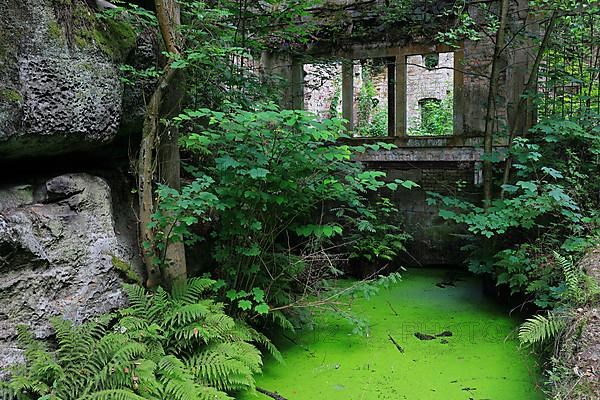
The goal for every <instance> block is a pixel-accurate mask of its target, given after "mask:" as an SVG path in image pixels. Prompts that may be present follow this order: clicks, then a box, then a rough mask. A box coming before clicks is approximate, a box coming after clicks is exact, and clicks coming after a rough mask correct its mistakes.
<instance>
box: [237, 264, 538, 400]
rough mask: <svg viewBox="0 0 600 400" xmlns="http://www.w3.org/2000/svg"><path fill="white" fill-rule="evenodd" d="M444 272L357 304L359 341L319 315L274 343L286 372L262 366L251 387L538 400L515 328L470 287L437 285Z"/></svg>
mask: <svg viewBox="0 0 600 400" xmlns="http://www.w3.org/2000/svg"><path fill="white" fill-rule="evenodd" d="M445 273H446V271H443V270H438V269H435V270H434V269H417V270H415V269H413V270H409V271H407V272H404V273H403V274H402V281H401V282H399V283H397V284H395V285H393V286H392V287H390V288H388V289H381V291H380V292H379V293H378V294H377V295H376V296H373V297H371V298H370V299H369V300H366V299H356V300H354V301H353V302H352V304H351V306H350V310H349V311H350V312H351V313H352V314H354V315H356V316H357V317H360V318H364V319H366V320H368V329H367V330H366V334H364V335H357V334H353V332H352V331H353V326H352V324H350V323H349V322H347V320H346V319H344V318H342V317H340V316H339V315H335V313H333V312H325V313H323V314H320V315H317V316H316V320H317V321H318V324H317V327H316V328H314V329H312V330H308V329H307V330H300V331H298V332H296V333H295V334H293V335H287V338H284V337H281V338H280V339H278V340H277V344H278V346H279V348H280V350H281V351H282V353H283V355H284V358H285V361H286V363H285V364H279V363H277V362H276V361H274V360H272V359H267V360H266V361H265V366H264V371H263V374H262V375H261V376H259V377H258V378H257V386H258V387H261V388H264V389H266V390H268V391H271V392H277V393H278V394H280V395H281V396H283V397H284V398H286V399H288V400H308V399H311V400H317V399H324V400H338V399H339V400H342V399H343V400H363V399H364V400H367V399H409V400H429V399H440V400H442V399H443V400H454V399H456V400H459V399H460V400H463V399H464V400H468V399H473V400H484V399H488V400H535V399H543V398H544V397H543V395H542V394H541V392H540V390H539V388H538V383H539V379H540V378H539V377H540V375H539V371H538V368H537V367H536V362H535V360H534V359H533V357H532V356H531V355H529V354H528V353H527V352H526V351H525V350H522V349H519V345H518V342H517V340H516V338H515V329H516V327H517V326H518V325H519V323H520V319H519V318H517V317H511V316H510V315H509V313H508V311H507V310H506V309H505V308H503V307H501V306H499V305H498V304H497V303H495V302H494V300H493V299H490V298H488V297H486V296H484V295H483V291H482V285H481V282H480V281H479V280H477V279H476V278H473V277H465V278H462V279H458V280H457V281H456V282H454V283H453V284H454V286H451V285H449V286H446V285H441V284H440V282H442V281H443V280H444V275H445ZM415 334H417V335H415ZM436 335H438V336H436ZM417 336H419V337H420V338H418V337H417ZM431 337H434V338H433V339H432V338H431ZM238 398H239V399H241V400H257V399H269V398H270V397H268V396H266V395H263V394H261V393H255V394H249V393H247V394H243V395H241V396H240V397H238Z"/></svg>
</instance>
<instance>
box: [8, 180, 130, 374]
mask: <svg viewBox="0 0 600 400" xmlns="http://www.w3.org/2000/svg"><path fill="white" fill-rule="evenodd" d="M121 206H123V207H125V205H124V204H121ZM117 211H118V210H117ZM117 219H118V218H117ZM117 219H116V218H115V213H114V212H113V205H112V200H111V189H110V187H109V185H108V184H107V182H106V181H105V180H104V179H101V178H98V177H95V176H91V175H87V174H69V175H61V176H58V177H55V178H53V179H49V180H47V181H45V182H43V183H42V184H37V185H30V184H26V185H11V186H6V187H0V375H1V372H2V369H3V368H5V367H6V366H7V365H9V364H12V363H14V362H15V361H17V360H18V359H19V356H20V351H19V349H18V348H17V346H16V344H15V342H14V338H15V334H16V326H17V325H19V324H26V325H29V326H30V327H31V329H32V331H33V333H34V335H35V336H36V337H38V338H46V337H48V336H50V335H51V334H52V330H51V327H50V324H49V318H50V317H51V316H56V315H62V316H64V317H65V318H68V319H69V320H72V321H76V322H82V321H85V320H87V319H89V318H90V317H92V316H96V315H99V314H102V313H105V312H107V311H110V310H113V309H115V308H117V307H119V306H121V305H123V303H124V296H123V293H122V291H121V288H122V283H123V280H122V277H124V276H126V275H127V273H128V274H129V276H130V277H131V276H132V274H134V273H135V270H136V268H139V265H140V264H139V256H138V253H139V252H138V249H137V246H136V240H135V224H130V225H129V227H130V231H129V232H127V227H126V226H125V225H124V224H123V223H122V221H121V222H120V221H118V220H117ZM128 233H129V235H128ZM124 265H130V266H132V267H131V268H132V270H130V271H122V269H123V266H124ZM124 272H125V274H124ZM133 276H135V275H133Z"/></svg>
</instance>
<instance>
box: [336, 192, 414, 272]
mask: <svg viewBox="0 0 600 400" xmlns="http://www.w3.org/2000/svg"><path fill="white" fill-rule="evenodd" d="M356 222H357V224H356V226H357V229H356V231H355V232H354V233H353V234H351V235H348V239H349V242H350V243H352V244H351V248H352V252H351V253H350V259H351V260H352V259H358V260H361V259H362V260H366V261H368V262H376V261H380V262H390V261H393V260H394V258H395V257H397V256H398V255H399V254H400V253H401V252H402V251H404V250H405V247H404V244H405V243H406V242H407V241H408V240H409V239H410V235H408V234H406V233H405V232H404V231H403V229H402V228H401V227H400V225H401V223H402V221H401V219H400V211H399V210H398V209H397V207H396V206H394V204H393V203H392V202H391V201H390V200H389V199H387V198H381V199H380V200H379V201H378V202H377V204H376V205H375V213H374V214H369V215H366V216H365V217H364V218H362V219H359V220H358V221H356Z"/></svg>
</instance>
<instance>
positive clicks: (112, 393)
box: [78, 389, 144, 400]
mask: <svg viewBox="0 0 600 400" xmlns="http://www.w3.org/2000/svg"><path fill="white" fill-rule="evenodd" d="M78 400H144V398H143V397H140V396H138V395H137V394H135V393H134V392H132V391H129V390H123V389H112V390H101V391H98V392H95V393H92V394H89V395H86V396H82V397H80V398H79V399H78Z"/></svg>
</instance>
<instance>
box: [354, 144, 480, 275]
mask: <svg viewBox="0 0 600 400" xmlns="http://www.w3.org/2000/svg"><path fill="white" fill-rule="evenodd" d="M480 157H481V151H480V150H478V149H474V148H472V147H453V148H445V149H442V148H433V149H432V148H399V149H395V150H390V151H383V152H370V153H367V154H365V155H363V156H361V157H359V160H361V161H362V162H364V163H365V165H366V166H367V167H368V168H370V169H376V170H381V171H385V172H386V173H387V176H388V179H390V180H394V179H403V180H411V181H413V182H416V183H417V184H419V187H418V188H413V189H411V190H408V189H400V190H398V191H396V192H389V191H385V192H384V194H385V195H387V196H388V197H390V199H392V200H393V201H394V204H396V206H397V207H398V209H399V210H400V212H401V214H402V217H403V219H404V222H405V223H404V225H403V227H404V228H405V229H406V231H407V232H408V233H410V234H411V235H412V237H413V240H412V241H411V242H410V243H409V244H408V254H407V255H406V256H403V257H402V260H401V261H402V263H403V265H405V266H419V265H458V264H462V263H463V262H464V254H463V253H462V252H461V250H460V248H461V247H462V246H463V245H464V244H466V241H465V238H466V234H467V232H465V231H463V229H462V228H460V227H458V226H456V225H455V224H452V223H449V222H447V221H444V220H443V219H442V218H441V217H439V215H438V214H439V208H438V207H437V206H433V205H429V204H428V203H427V198H428V194H427V192H437V193H440V194H444V195H458V196H461V197H463V198H466V199H468V200H471V201H478V200H479V199H480V197H481V195H480V193H481V189H480V187H479V186H478V185H477V184H476V183H477V181H478V180H480V176H479V173H480V169H479V166H478V162H477V160H479V158H480Z"/></svg>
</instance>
